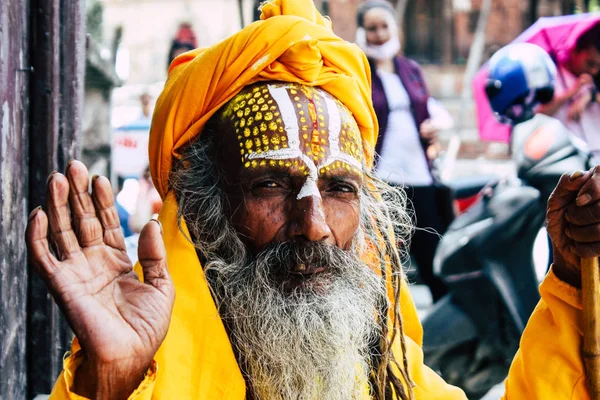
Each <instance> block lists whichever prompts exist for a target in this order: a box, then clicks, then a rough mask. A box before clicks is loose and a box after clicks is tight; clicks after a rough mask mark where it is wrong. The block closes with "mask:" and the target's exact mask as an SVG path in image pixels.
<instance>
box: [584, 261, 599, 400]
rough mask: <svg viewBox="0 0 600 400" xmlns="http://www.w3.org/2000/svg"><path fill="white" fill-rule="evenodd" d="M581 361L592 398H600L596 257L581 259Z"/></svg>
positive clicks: (597, 271)
mask: <svg viewBox="0 0 600 400" xmlns="http://www.w3.org/2000/svg"><path fill="white" fill-rule="evenodd" d="M581 292H582V297H583V298H582V302H583V362H584V365H585V375H586V377H587V381H588V388H589V390H590V396H591V398H592V400H600V319H599V316H600V270H599V269H598V258H587V259H582V260H581Z"/></svg>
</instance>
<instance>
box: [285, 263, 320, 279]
mask: <svg viewBox="0 0 600 400" xmlns="http://www.w3.org/2000/svg"><path fill="white" fill-rule="evenodd" d="M325 270H327V267H326V266H324V265H317V264H307V263H302V264H298V265H296V267H295V268H294V269H292V270H291V271H290V275H295V276H297V277H309V276H311V275H315V274H320V273H321V272H325Z"/></svg>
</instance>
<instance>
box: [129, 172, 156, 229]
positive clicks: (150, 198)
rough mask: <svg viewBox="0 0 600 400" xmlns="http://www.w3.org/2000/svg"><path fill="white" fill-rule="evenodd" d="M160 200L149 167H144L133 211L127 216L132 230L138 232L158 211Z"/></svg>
mask: <svg viewBox="0 0 600 400" xmlns="http://www.w3.org/2000/svg"><path fill="white" fill-rule="evenodd" d="M161 206H162V200H161V198H160V195H159V194H158V192H157V191H156V189H155V188H154V184H153V183H152V178H151V177H150V168H149V167H148V168H146V169H145V170H144V173H143V174H142V176H141V177H140V179H139V192H138V196H137V201H136V204H135V211H134V212H133V214H132V215H131V217H130V218H129V227H130V228H131V231H132V232H135V233H139V232H141V231H142V228H143V227H144V226H145V225H146V223H148V221H150V219H152V218H154V217H155V216H156V214H158V212H159V211H160V207H161Z"/></svg>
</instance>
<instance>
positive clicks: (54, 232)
mask: <svg viewBox="0 0 600 400" xmlns="http://www.w3.org/2000/svg"><path fill="white" fill-rule="evenodd" d="M68 204H69V182H68V181H67V178H66V177H65V176H64V175H63V174H60V173H58V172H54V173H52V175H50V177H49V178H48V185H47V188H46V211H47V213H48V214H47V215H48V220H49V222H50V236H51V238H52V241H53V242H54V244H55V247H56V251H57V253H58V256H59V258H60V259H63V260H64V259H65V258H69V257H70V256H71V255H72V254H75V253H78V252H80V251H81V248H80V247H79V242H78V241H77V236H75V232H73V227H72V225H71V214H70V212H69V205H68Z"/></svg>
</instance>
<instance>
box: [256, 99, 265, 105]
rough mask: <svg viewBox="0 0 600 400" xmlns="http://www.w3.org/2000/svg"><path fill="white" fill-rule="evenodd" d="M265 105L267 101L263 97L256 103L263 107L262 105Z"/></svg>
mask: <svg viewBox="0 0 600 400" xmlns="http://www.w3.org/2000/svg"><path fill="white" fill-rule="evenodd" d="M264 103H265V99H264V98H262V97H261V98H260V99H258V100H257V101H256V104H258V105H261V104H264Z"/></svg>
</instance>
